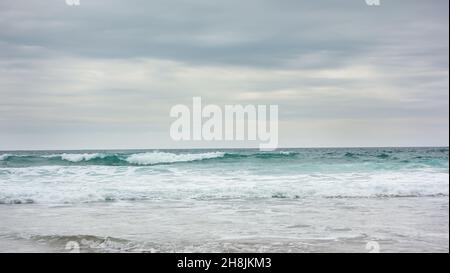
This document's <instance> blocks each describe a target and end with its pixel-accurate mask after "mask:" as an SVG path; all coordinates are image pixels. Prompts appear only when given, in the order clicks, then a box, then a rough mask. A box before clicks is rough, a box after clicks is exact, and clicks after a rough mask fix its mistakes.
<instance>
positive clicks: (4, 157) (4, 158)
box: [0, 154, 11, 161]
mask: <svg viewBox="0 0 450 273" xmlns="http://www.w3.org/2000/svg"><path fill="white" fill-rule="evenodd" d="M10 156H11V155H10V154H2V155H0V161H2V160H6V159H8V157H10Z"/></svg>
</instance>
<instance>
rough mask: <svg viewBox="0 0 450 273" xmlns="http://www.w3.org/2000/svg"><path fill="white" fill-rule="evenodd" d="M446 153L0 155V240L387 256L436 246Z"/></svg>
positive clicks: (440, 236)
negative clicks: (375, 245)
mask: <svg viewBox="0 0 450 273" xmlns="http://www.w3.org/2000/svg"><path fill="white" fill-rule="evenodd" d="M448 156H449V149H448V148H440V147H436V148H352V149H344V148H340V149H332V148H324V149H281V150H277V151H273V152H260V151H258V150H250V149H246V150H238V149H211V150H129V151H123V150H120V151H112V150H109V151H100V150H99V151H92V150H90V151H20V152H19V151H17V152H16V151H7V152H0V219H2V221H0V242H1V243H3V244H5V245H8V246H10V247H11V248H14V249H17V250H18V251H27V252H28V251H55V252H61V251H65V248H64V245H63V243H64V242H67V241H68V240H70V239H73V238H81V239H80V240H83V239H86V238H91V239H92V238H94V239H95V238H96V239H95V240H94V239H93V240H94V241H95V242H96V243H93V244H94V245H95V246H96V247H93V246H92V245H90V246H89V244H88V246H85V248H86V251H101V252H103V251H114V252H116V251H125V250H124V249H128V248H125V246H128V247H130V245H131V247H130V248H129V249H131V251H141V250H143V251H150V250H151V251H163V252H166V251H177V252H179V251H188V252H192V251H194V252H195V251H219V252H220V251H277V252H278V251H280V252H286V251H294V252H302V251H308V252H323V251H345V252H348V251H357V252H364V251H365V248H364V246H365V242H367V241H371V240H376V241H378V242H381V243H382V244H383V247H384V250H385V251H390V252H398V251H405V252H409V251H439V252H440V251H444V252H445V251H448V200H449V199H448V194H449V171H448V170H449V165H448V163H449V161H448ZM105 238H109V239H108V240H110V241H108V243H105V242H104V240H105ZM91 243H92V242H91ZM99 244H100V245H101V246H103V247H98V245H99ZM118 245H119V246H118ZM3 251H5V250H4V249H3Z"/></svg>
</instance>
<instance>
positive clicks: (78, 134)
mask: <svg viewBox="0 0 450 273" xmlns="http://www.w3.org/2000/svg"><path fill="white" fill-rule="evenodd" d="M448 5H449V1H447V0H381V6H379V7H369V6H367V5H366V4H365V1H364V0H345V1H344V0H317V1H316V0H315V1H312V0H311V1H306V0H281V1H280V0H245V1H243V0H226V1H222V0H218V1H211V0H168V1H167V0H128V1H119V0H81V5H80V6H78V7H73V6H72V7H71V6H68V5H66V3H65V0H0V150H11V149H95V148H101V149H104V148H175V147H185V148H188V147H218V146H226V147H227V146H230V147H231V146H237V147H239V146H242V145H244V146H245V145H250V144H248V143H247V144H242V143H214V142H213V143H209V142H208V143H204V142H173V141H172V140H171V139H170V137H169V128H170V125H171V123H172V121H173V119H172V118H170V116H169V111H170V108H171V107H172V106H173V105H175V104H179V103H183V104H189V103H191V101H192V97H193V96H201V97H202V99H203V101H204V103H211V104H218V105H225V104H278V105H279V115H280V122H279V126H280V135H279V138H280V146H283V147H324V146H346V147H348V146H434V145H444V146H448V137H449V104H448V103H449V101H448V100H449V94H448V88H449V72H448V67H449V44H448V41H449V13H448V12H449V11H448V10H449V7H448Z"/></svg>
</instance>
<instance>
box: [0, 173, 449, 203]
mask: <svg viewBox="0 0 450 273" xmlns="http://www.w3.org/2000/svg"><path fill="white" fill-rule="evenodd" d="M174 166H175V165H174ZM0 188H1V191H0V203H30V202H32V203H40V204H62V203H83V202H97V201H100V202H103V201H110V200H111V201H112V200H189V199H201V200H211V199H224V198H232V199H246V198H250V199H252V198H268V199H270V198H294V199H295V198H322V197H324V198H330V197H332V198H333V197H336V198H360V197H362V198H366V197H367V198H372V197H373V198H378V197H387V198H390V197H402V196H403V197H408V196H416V197H421V196H448V194H449V176H448V173H445V172H435V171H423V170H421V171H395V172H394V171H393V172H383V173H379V172H378V173H376V172H372V173H371V172H367V173H361V172H360V173H334V174H315V175H313V174H295V175H262V174H257V173H255V172H251V171H249V170H248V171H242V170H241V171H234V172H233V171H225V172H224V171H221V170H218V169H211V168H205V169H204V168H190V169H185V168H183V167H182V166H181V167H170V171H169V172H168V171H167V168H166V167H165V166H152V167H136V166H134V167H133V166H117V167H111V166H40V167H29V168H0Z"/></svg>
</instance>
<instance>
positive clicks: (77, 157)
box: [60, 153, 105, 162]
mask: <svg viewBox="0 0 450 273" xmlns="http://www.w3.org/2000/svg"><path fill="white" fill-rule="evenodd" d="M60 156H61V159H62V160H67V161H71V162H81V161H88V160H91V159H94V158H104V157H105V156H104V155H102V154H99V153H93V154H87V153H86V154H65V153H64V154H62V155H60Z"/></svg>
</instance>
